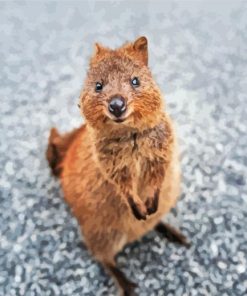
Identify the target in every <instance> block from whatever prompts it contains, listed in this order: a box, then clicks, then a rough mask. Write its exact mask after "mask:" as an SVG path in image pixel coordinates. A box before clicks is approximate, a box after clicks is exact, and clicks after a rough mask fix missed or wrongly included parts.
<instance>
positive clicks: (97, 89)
mask: <svg viewBox="0 0 247 296" xmlns="http://www.w3.org/2000/svg"><path fill="white" fill-rule="evenodd" d="M102 89H103V84H102V83H101V82H96V84H95V91H96V92H100V91H102Z"/></svg>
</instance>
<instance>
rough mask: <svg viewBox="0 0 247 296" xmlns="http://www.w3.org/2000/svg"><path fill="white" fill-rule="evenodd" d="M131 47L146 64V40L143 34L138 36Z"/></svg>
mask: <svg viewBox="0 0 247 296" xmlns="http://www.w3.org/2000/svg"><path fill="white" fill-rule="evenodd" d="M133 49H134V51H135V52H136V54H137V55H138V57H140V58H141V60H142V61H143V62H144V64H145V65H147V64H148V40H147V38H146V37H145V36H142V37H139V38H138V39H136V41H135V42H134V43H133Z"/></svg>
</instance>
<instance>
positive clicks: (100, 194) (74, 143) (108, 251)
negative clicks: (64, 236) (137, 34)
mask: <svg viewBox="0 0 247 296" xmlns="http://www.w3.org/2000/svg"><path fill="white" fill-rule="evenodd" d="M147 61H148V53H147V40H146V38H145V37H141V38H139V39H137V41H135V42H134V43H127V44H125V45H124V46H123V47H121V48H119V49H117V50H111V49H108V48H104V47H102V46H101V45H99V44H96V47H95V53H94V55H93V57H92V58H91V61H90V68H89V71H88V75H87V79H86V81H85V86H84V89H83V91H82V93H81V96H80V108H81V111H82V113H83V114H84V116H85V119H86V124H85V125H83V126H82V127H81V128H79V129H77V130H75V131H73V132H72V133H69V134H66V135H63V136H60V135H59V134H58V133H57V131H56V130H55V129H52V131H51V135H50V139H49V146H48V150H47V158H48V161H49V163H50V166H51V168H52V170H53V172H54V174H55V175H59V177H60V179H61V184H62V188H63V191H64V195H65V199H66V201H67V202H68V204H69V205H70V206H71V208H72V210H73V212H74V214H75V216H76V217H77V219H78V221H79V224H80V226H81V230H82V232H83V236H84V239H85V243H86V245H87V247H88V248H89V250H90V251H91V253H92V254H93V255H94V256H95V257H96V258H97V259H98V260H99V261H100V262H102V263H103V264H104V265H105V266H115V265H114V264H115V263H114V257H115V255H116V254H117V253H118V252H119V251H120V250H122V248H123V247H124V246H125V244H127V243H129V242H132V241H134V240H136V239H139V238H140V237H141V236H143V235H144V234H145V233H147V232H148V231H149V230H151V229H152V228H154V226H155V225H156V224H157V223H158V222H159V220H160V218H161V217H162V216H163V215H164V214H166V213H167V212H169V211H170V209H171V207H173V206H174V205H175V203H176V199H177V197H178V195H179V187H180V167H179V162H178V152H177V145H176V137H175V133H174V129H173V125H172V122H171V120H170V118H169V116H168V115H167V114H166V113H165V112H164V111H163V109H164V106H163V105H162V96H161V93H160V91H159V88H158V86H157V85H156V84H155V82H154V80H153V78H152V75H151V72H150V70H149V69H148V66H147ZM135 76H137V77H139V79H140V86H139V87H138V88H135V89H134V88H133V87H132V86H131V84H130V79H131V78H132V77H135ZM97 81H102V82H103V84H104V88H103V90H102V92H100V93H96V92H95V83H96V82H97ZM116 94H120V95H121V96H122V97H124V98H125V99H126V101H127V106H128V107H127V111H126V113H125V114H124V118H123V119H124V121H123V122H122V123H116V122H114V118H113V117H112V115H111V114H110V113H109V112H108V109H107V105H108V102H109V98H110V97H111V96H112V95H116ZM111 272H113V273H114V274H115V275H116V274H118V272H116V271H115V269H114V268H112V267H111ZM119 274H121V273H120V271H119ZM124 281H125V280H123V279H122V280H121V279H118V282H119V283H120V285H121V282H124Z"/></svg>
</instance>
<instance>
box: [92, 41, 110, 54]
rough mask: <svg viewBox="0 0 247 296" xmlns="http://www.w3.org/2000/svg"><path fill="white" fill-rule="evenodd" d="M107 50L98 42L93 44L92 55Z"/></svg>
mask: <svg viewBox="0 0 247 296" xmlns="http://www.w3.org/2000/svg"><path fill="white" fill-rule="evenodd" d="M106 51H107V48H105V47H104V46H103V45H101V44H99V43H98V42H96V43H95V45H94V55H100V54H104V53H105V52H106Z"/></svg>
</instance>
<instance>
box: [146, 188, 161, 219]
mask: <svg viewBox="0 0 247 296" xmlns="http://www.w3.org/2000/svg"><path fill="white" fill-rule="evenodd" d="M159 194H160V190H159V189H157V190H156V191H155V193H154V196H153V197H149V198H148V199H147V200H146V203H145V205H146V207H147V213H148V215H152V214H154V213H155V212H156V211H157V209H158V206H159Z"/></svg>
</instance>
